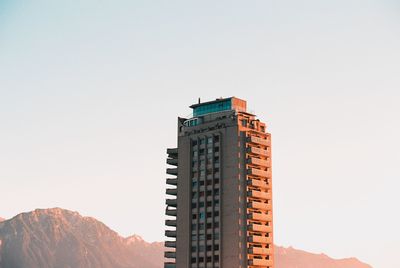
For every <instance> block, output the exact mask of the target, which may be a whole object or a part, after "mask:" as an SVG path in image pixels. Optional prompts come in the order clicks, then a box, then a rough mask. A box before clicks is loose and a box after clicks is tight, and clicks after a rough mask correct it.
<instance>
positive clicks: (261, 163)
mask: <svg viewBox="0 0 400 268" xmlns="http://www.w3.org/2000/svg"><path fill="white" fill-rule="evenodd" d="M247 162H248V163H249V164H253V165H257V166H262V167H270V166H271V161H270V160H265V159H261V158H256V157H249V158H248V160H247Z"/></svg>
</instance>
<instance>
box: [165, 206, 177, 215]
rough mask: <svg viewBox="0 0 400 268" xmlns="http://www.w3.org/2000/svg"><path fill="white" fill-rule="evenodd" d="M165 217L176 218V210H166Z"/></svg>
mask: <svg viewBox="0 0 400 268" xmlns="http://www.w3.org/2000/svg"><path fill="white" fill-rule="evenodd" d="M165 215H167V216H174V217H176V215H177V210H176V209H170V208H167V209H166V210H165Z"/></svg>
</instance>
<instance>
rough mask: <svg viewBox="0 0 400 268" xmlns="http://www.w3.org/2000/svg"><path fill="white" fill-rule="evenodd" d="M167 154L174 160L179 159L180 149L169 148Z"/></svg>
mask: <svg viewBox="0 0 400 268" xmlns="http://www.w3.org/2000/svg"><path fill="white" fill-rule="evenodd" d="M167 154H168V156H170V157H172V158H177V157H178V148H168V149H167Z"/></svg>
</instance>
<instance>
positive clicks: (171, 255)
mask: <svg viewBox="0 0 400 268" xmlns="http://www.w3.org/2000/svg"><path fill="white" fill-rule="evenodd" d="M164 257H165V258H168V259H176V252H175V251H166V252H164Z"/></svg>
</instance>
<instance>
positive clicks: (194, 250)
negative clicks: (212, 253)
mask: <svg viewBox="0 0 400 268" xmlns="http://www.w3.org/2000/svg"><path fill="white" fill-rule="evenodd" d="M196 251H197V248H196V247H195V246H193V247H192V252H196ZM194 259H196V258H194Z"/></svg>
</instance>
